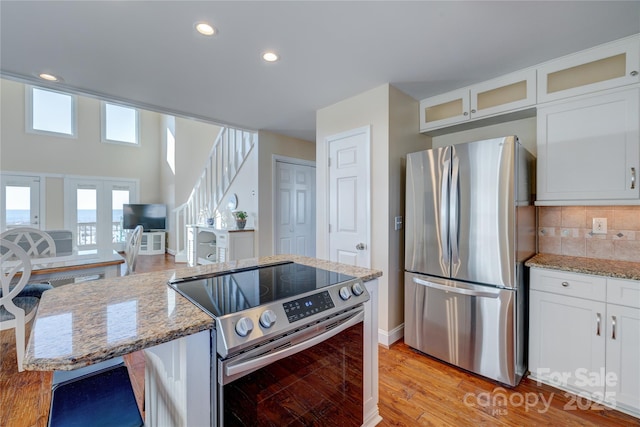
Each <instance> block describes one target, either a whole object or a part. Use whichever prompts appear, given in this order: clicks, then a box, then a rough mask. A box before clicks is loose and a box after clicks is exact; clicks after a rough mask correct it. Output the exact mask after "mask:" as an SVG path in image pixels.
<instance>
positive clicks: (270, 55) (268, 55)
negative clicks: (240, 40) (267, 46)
mask: <svg viewBox="0 0 640 427" xmlns="http://www.w3.org/2000/svg"><path fill="white" fill-rule="evenodd" d="M262 59H264V60H265V61H267V62H276V61H277V60H278V59H279V57H278V55H276V54H275V53H274V52H265V53H263V54H262Z"/></svg>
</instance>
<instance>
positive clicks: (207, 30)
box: [196, 22, 216, 36]
mask: <svg viewBox="0 0 640 427" xmlns="http://www.w3.org/2000/svg"><path fill="white" fill-rule="evenodd" d="M196 31H197V32H199V33H200V34H202V35H203V36H212V35H214V34H215V32H216V30H215V28H213V27H212V26H211V25H209V24H207V23H206V22H198V23H197V24H196Z"/></svg>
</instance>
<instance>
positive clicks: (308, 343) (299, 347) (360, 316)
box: [224, 311, 364, 383]
mask: <svg viewBox="0 0 640 427" xmlns="http://www.w3.org/2000/svg"><path fill="white" fill-rule="evenodd" d="M362 321H364V311H358V313H356V314H353V315H352V316H351V317H350V318H348V320H346V321H344V323H341V324H340V325H338V326H336V327H335V328H333V329H329V330H328V331H326V332H323V333H321V334H319V335H316V336H314V337H312V338H310V339H308V340H305V341H302V342H300V343H298V344H294V345H293V346H291V347H287V348H284V349H282V350H279V351H276V352H275V353H269V354H266V355H264V356H260V357H257V358H255V359H249V360H247V361H246V362H243V361H238V362H235V363H234V362H230V363H229V364H227V365H226V367H225V369H224V374H225V376H226V377H234V376H237V375H241V374H243V373H245V372H249V371H255V370H257V369H260V368H262V367H264V366H267V365H269V364H271V363H274V362H277V361H278V360H280V359H284V358H285V357H289V356H291V355H292V354H295V353H299V352H301V351H304V350H306V349H308V348H311V347H313V346H314V345H317V344H320V343H321V342H323V341H325V340H328V339H329V338H333V337H334V336H336V335H338V334H339V333H341V332H343V331H345V330H347V329H349V328H350V327H352V326H354V325H357V324H358V323H360V322H362ZM334 322H335V319H327V320H326V321H325V322H323V323H327V324H331V323H334ZM317 326H319V327H322V324H319V325H317ZM225 383H226V381H225Z"/></svg>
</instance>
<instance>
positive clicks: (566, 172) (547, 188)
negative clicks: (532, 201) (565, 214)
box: [536, 88, 640, 205]
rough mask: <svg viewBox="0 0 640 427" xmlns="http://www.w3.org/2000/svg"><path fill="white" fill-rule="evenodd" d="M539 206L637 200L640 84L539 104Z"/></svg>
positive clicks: (626, 202) (638, 193) (639, 156)
mask: <svg viewBox="0 0 640 427" xmlns="http://www.w3.org/2000/svg"><path fill="white" fill-rule="evenodd" d="M537 138H538V160H537V165H538V173H537V182H538V192H537V201H536V204H538V205H566V204H569V205H571V204H586V205H590V204H603V203H604V204H607V203H619V204H638V203H639V202H640V191H639V190H638V188H639V185H638V173H639V172H640V168H639V166H640V89H637V88H634V89H627V90H618V91H615V92H609V93H605V94H599V95H590V96H583V97H577V98H572V99H571V100H566V101H561V102H556V103H552V104H548V105H545V106H539V107H538V118H537Z"/></svg>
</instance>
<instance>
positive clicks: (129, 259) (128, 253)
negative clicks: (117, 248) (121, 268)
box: [124, 225, 143, 275]
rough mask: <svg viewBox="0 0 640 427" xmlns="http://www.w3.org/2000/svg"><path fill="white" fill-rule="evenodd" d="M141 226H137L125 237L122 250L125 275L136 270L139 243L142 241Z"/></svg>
mask: <svg viewBox="0 0 640 427" xmlns="http://www.w3.org/2000/svg"><path fill="white" fill-rule="evenodd" d="M142 231H143V229H142V226H141V225H138V226H137V227H136V228H134V229H133V231H132V232H131V233H129V235H128V236H127V242H126V243H125V248H124V260H125V262H126V265H127V271H126V273H125V274H126V275H129V274H133V272H134V270H135V269H136V260H137V258H138V252H140V243H141V241H142Z"/></svg>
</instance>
